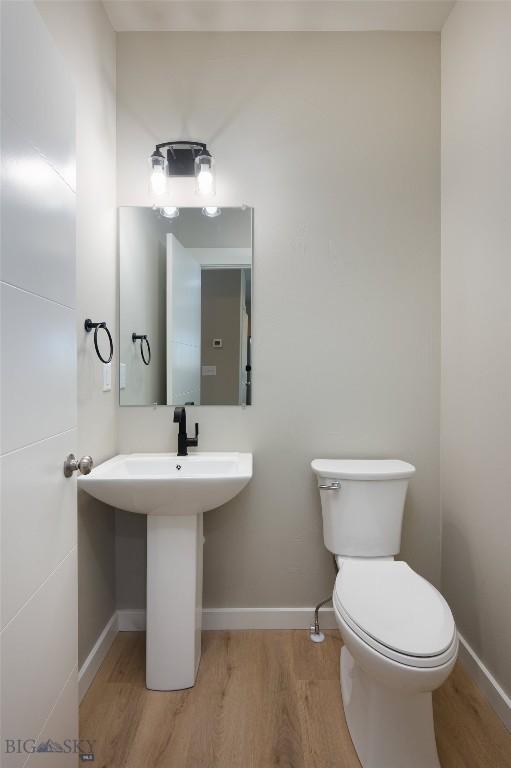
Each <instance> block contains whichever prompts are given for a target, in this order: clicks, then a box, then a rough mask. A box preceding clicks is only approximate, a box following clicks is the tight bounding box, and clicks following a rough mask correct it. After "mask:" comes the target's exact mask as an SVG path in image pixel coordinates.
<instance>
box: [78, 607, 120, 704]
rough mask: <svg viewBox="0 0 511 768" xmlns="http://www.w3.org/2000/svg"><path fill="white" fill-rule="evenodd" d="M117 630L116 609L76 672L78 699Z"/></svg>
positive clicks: (82, 695) (85, 691) (100, 662)
mask: <svg viewBox="0 0 511 768" xmlns="http://www.w3.org/2000/svg"><path fill="white" fill-rule="evenodd" d="M118 631H119V627H118V619H117V611H116V612H115V613H114V614H113V615H112V617H111V618H110V620H109V621H108V623H107V625H106V626H105V628H104V629H103V631H102V632H101V634H100V636H99V637H98V639H97V640H96V642H95V643H94V647H93V649H92V651H91V652H90V653H89V655H88V656H87V658H86V659H85V661H84V663H83V664H82V666H81V668H80V671H79V673H78V695H79V698H80V701H81V700H82V699H83V697H84V696H85V694H86V693H87V691H88V690H89V687H90V685H91V683H92V681H93V680H94V678H95V676H96V674H97V672H98V670H99V668H100V666H101V664H102V663H103V660H104V658H105V656H106V655H107V653H108V651H109V650H110V647H111V645H112V643H113V641H114V640H115V636H116V635H117V632H118Z"/></svg>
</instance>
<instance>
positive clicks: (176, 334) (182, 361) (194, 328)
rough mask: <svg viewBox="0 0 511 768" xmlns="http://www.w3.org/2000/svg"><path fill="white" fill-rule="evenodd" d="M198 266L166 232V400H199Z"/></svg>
mask: <svg viewBox="0 0 511 768" xmlns="http://www.w3.org/2000/svg"><path fill="white" fill-rule="evenodd" d="M200 356H201V268H200V264H199V263H198V262H197V261H196V260H195V259H194V258H193V256H192V255H191V254H190V253H189V252H188V251H187V249H186V248H184V247H183V246H182V245H181V243H180V242H179V240H178V239H177V238H176V237H175V236H174V235H167V403H168V405H185V404H186V403H194V404H195V405H199V404H200Z"/></svg>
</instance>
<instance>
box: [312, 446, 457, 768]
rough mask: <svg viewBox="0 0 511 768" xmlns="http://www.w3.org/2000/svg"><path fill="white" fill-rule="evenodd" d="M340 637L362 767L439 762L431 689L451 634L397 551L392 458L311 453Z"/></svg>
mask: <svg viewBox="0 0 511 768" xmlns="http://www.w3.org/2000/svg"><path fill="white" fill-rule="evenodd" d="M312 468H313V470H314V472H315V473H316V475H317V477H318V485H319V488H320V494H321V505H322V512H323V534H324V539H325V544H326V546H327V548H328V549H329V550H330V551H331V552H333V553H334V554H335V555H336V561H337V564H338V567H339V573H338V575H337V579H336V582H335V587H334V593H333V605H334V612H335V617H336V621H337V625H338V627H339V630H340V633H341V636H342V639H343V643H344V645H343V648H342V651H341V693H342V701H343V707H344V713H345V716H346V722H347V725H348V729H349V732H350V735H351V739H352V741H353V745H354V747H355V749H356V751H357V755H358V757H359V760H360V763H361V765H362V767H363V768H440V762H439V759H438V754H437V749H436V742H435V733H434V725H433V709H432V696H431V694H432V691H434V690H435V689H436V688H438V687H439V686H440V685H442V683H443V682H444V681H445V680H446V679H447V677H448V676H449V674H450V672H451V671H452V669H453V667H454V664H455V662H456V658H457V654H458V636H457V632H456V626H455V623H454V619H453V616H452V613H451V611H450V608H449V606H448V604H447V602H446V601H445V599H444V598H443V597H442V595H441V594H440V592H438V590H436V589H435V587H434V586H432V585H431V584H429V582H427V581H426V580H425V579H424V578H422V577H421V576H419V574H417V573H415V571H413V570H412V568H410V566H409V565H407V563H405V562H402V561H397V560H394V555H395V554H397V552H398V551H399V545H400V540H401V523H402V516H403V510H404V501H405V496H406V489H407V484H408V479H409V477H411V476H412V475H413V474H414V472H415V468H414V467H413V466H412V465H410V464H407V463H406V462H400V461H388V460H385V461H377V460H373V461H352V460H342V461H335V460H315V461H314V462H312Z"/></svg>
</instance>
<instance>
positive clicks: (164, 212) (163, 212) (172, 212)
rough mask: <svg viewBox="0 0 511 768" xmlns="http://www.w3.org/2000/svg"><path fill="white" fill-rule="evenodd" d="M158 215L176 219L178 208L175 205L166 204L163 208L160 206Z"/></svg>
mask: <svg viewBox="0 0 511 768" xmlns="http://www.w3.org/2000/svg"><path fill="white" fill-rule="evenodd" d="M160 216H164V217H165V218H166V219H177V217H178V216H179V208H177V207H176V206H175V205H166V206H165V207H164V208H160Z"/></svg>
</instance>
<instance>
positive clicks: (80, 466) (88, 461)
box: [64, 453, 94, 477]
mask: <svg viewBox="0 0 511 768" xmlns="http://www.w3.org/2000/svg"><path fill="white" fill-rule="evenodd" d="M93 466H94V461H93V459H92V456H82V458H81V459H77V458H76V457H75V455H74V453H70V454H69V456H68V457H67V459H66V460H65V462H64V476H65V477H72V475H73V472H79V473H80V474H81V475H88V474H89V472H90V471H91V469H92V467H93Z"/></svg>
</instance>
